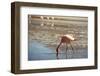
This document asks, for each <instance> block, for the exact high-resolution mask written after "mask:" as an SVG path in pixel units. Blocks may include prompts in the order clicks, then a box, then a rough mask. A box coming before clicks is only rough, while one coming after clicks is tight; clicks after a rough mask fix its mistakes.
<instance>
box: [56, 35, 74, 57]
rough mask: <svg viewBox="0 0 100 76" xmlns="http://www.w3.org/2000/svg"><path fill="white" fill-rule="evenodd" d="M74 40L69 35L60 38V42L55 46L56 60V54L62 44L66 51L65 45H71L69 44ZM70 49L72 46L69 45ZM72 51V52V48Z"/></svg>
mask: <svg viewBox="0 0 100 76" xmlns="http://www.w3.org/2000/svg"><path fill="white" fill-rule="evenodd" d="M74 40H75V38H74V37H73V36H71V35H63V36H62V37H61V41H60V44H59V45H58V46H57V49H56V52H57V58H58V53H59V48H60V46H61V44H62V43H65V44H66V51H67V49H68V48H67V44H70V45H71V42H72V41H74ZM71 47H72V45H71ZM72 50H73V47H72Z"/></svg>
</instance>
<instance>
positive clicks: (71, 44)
mask: <svg viewBox="0 0 100 76" xmlns="http://www.w3.org/2000/svg"><path fill="white" fill-rule="evenodd" d="M70 46H71V48H72V52H73V54H74V48H73V46H72V44H71V43H70ZM72 56H73V55H72Z"/></svg>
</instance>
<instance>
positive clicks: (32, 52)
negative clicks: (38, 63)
mask: <svg viewBox="0 0 100 76" xmlns="http://www.w3.org/2000/svg"><path fill="white" fill-rule="evenodd" d="M55 49H56V47H55ZM55 49H54V48H53V49H52V48H51V47H47V46H45V45H43V44H41V43H39V42H36V41H29V42H28V60H29V61H30V60H53V59H57V57H56V50H55ZM58 57H59V59H79V58H87V57H88V53H87V48H84V49H74V52H73V51H72V50H71V49H70V48H69V49H68V51H67V53H66V50H65V49H62V51H60V52H59V56H58Z"/></svg>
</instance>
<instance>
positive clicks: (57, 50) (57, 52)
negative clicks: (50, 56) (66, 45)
mask: <svg viewBox="0 0 100 76" xmlns="http://www.w3.org/2000/svg"><path fill="white" fill-rule="evenodd" d="M61 44H62V43H61V42H60V44H59V45H58V46H57V49H56V57H57V59H59V57H58V54H59V48H60V46H61Z"/></svg>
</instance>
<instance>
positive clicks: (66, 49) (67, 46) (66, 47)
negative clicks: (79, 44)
mask: <svg viewBox="0 0 100 76" xmlns="http://www.w3.org/2000/svg"><path fill="white" fill-rule="evenodd" d="M67 50H68V45H67V44H66V59H67Z"/></svg>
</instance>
